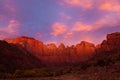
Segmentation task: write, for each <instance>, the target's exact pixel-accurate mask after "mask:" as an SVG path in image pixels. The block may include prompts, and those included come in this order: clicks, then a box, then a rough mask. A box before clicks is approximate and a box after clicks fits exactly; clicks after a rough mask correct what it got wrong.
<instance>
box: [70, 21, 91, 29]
mask: <svg viewBox="0 0 120 80" xmlns="http://www.w3.org/2000/svg"><path fill="white" fill-rule="evenodd" d="M90 30H92V26H90V25H86V24H83V23H81V22H75V24H74V26H73V28H72V31H90Z"/></svg>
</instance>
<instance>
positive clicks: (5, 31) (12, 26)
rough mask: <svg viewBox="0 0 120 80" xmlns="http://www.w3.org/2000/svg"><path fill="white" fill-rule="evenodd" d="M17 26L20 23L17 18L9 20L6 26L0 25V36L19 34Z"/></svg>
mask: <svg viewBox="0 0 120 80" xmlns="http://www.w3.org/2000/svg"><path fill="white" fill-rule="evenodd" d="M19 26H20V23H19V21H17V20H10V21H9V23H8V26H5V27H0V35H1V37H2V38H3V37H9V36H13V35H18V34H19Z"/></svg>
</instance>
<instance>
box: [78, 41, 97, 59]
mask: <svg viewBox="0 0 120 80" xmlns="http://www.w3.org/2000/svg"><path fill="white" fill-rule="evenodd" d="M76 53H77V54H78V55H79V57H81V59H82V60H87V59H88V58H90V57H91V56H92V55H93V54H94V53H95V45H94V44H92V43H89V42H86V41H82V42H81V43H80V44H77V45H76Z"/></svg>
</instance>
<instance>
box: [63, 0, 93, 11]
mask: <svg viewBox="0 0 120 80" xmlns="http://www.w3.org/2000/svg"><path fill="white" fill-rule="evenodd" d="M92 1H93V0H63V4H65V5H68V6H69V7H81V8H86V9H90V8H92V5H93V3H92Z"/></svg>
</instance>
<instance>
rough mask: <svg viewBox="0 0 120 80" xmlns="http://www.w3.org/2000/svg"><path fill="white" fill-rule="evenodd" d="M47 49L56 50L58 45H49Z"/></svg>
mask: <svg viewBox="0 0 120 80" xmlns="http://www.w3.org/2000/svg"><path fill="white" fill-rule="evenodd" d="M47 48H49V49H56V48H57V47H56V45H55V44H54V43H50V44H47Z"/></svg>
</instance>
